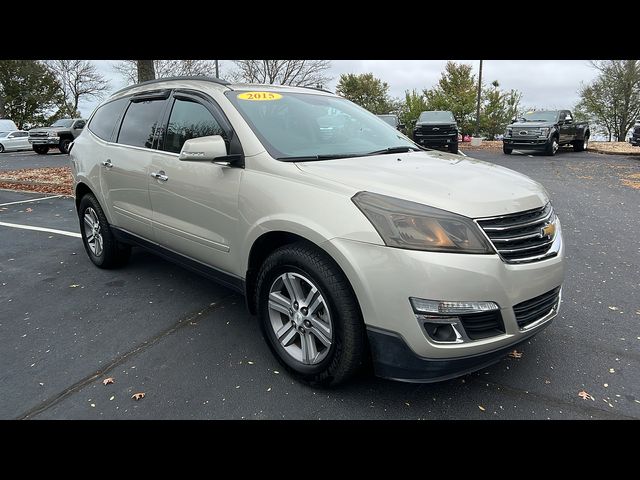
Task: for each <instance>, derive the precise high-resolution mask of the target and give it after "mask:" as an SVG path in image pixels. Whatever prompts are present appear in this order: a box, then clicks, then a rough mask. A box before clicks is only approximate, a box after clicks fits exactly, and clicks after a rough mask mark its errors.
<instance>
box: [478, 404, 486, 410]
mask: <svg viewBox="0 0 640 480" xmlns="http://www.w3.org/2000/svg"><path fill="white" fill-rule="evenodd" d="M478 408H479V409H480V410H482V411H483V412H484V411H485V410H486V408H484V407H483V406H482V405H478Z"/></svg>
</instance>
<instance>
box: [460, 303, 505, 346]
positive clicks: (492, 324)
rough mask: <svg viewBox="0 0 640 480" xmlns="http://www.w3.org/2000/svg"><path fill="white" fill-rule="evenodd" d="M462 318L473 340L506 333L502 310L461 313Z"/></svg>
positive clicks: (468, 334)
mask: <svg viewBox="0 0 640 480" xmlns="http://www.w3.org/2000/svg"><path fill="white" fill-rule="evenodd" d="M460 320H461V321H462V326H463V327H464V330H465V332H467V336H468V337H469V338H470V339H471V340H481V339H483V338H488V337H494V336H496V335H500V334H502V333H504V322H503V321H502V315H501V314H500V310H494V311H491V312H482V313H474V314H470V315H460Z"/></svg>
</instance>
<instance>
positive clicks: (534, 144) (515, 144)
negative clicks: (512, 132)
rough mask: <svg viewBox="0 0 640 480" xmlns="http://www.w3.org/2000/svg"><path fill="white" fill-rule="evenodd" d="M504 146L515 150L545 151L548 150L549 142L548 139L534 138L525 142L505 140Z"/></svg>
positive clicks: (518, 139)
mask: <svg viewBox="0 0 640 480" xmlns="http://www.w3.org/2000/svg"><path fill="white" fill-rule="evenodd" d="M502 142H503V145H504V146H505V147H507V148H513V149H514V150H544V149H546V148H547V143H548V140H547V139H546V138H533V139H531V140H523V139H520V138H505V139H503V141H502Z"/></svg>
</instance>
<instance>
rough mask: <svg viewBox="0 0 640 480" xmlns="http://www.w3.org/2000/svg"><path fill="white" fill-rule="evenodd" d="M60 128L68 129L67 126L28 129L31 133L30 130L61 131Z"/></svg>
mask: <svg viewBox="0 0 640 480" xmlns="http://www.w3.org/2000/svg"><path fill="white" fill-rule="evenodd" d="M61 130H69V127H39V128H32V129H31V130H29V133H31V132H57V131H61Z"/></svg>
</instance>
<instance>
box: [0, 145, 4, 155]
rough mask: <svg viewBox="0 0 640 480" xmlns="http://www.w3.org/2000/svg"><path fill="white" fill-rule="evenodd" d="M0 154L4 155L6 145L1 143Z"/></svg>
mask: <svg viewBox="0 0 640 480" xmlns="http://www.w3.org/2000/svg"><path fill="white" fill-rule="evenodd" d="M0 153H4V145H2V144H1V143H0Z"/></svg>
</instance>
